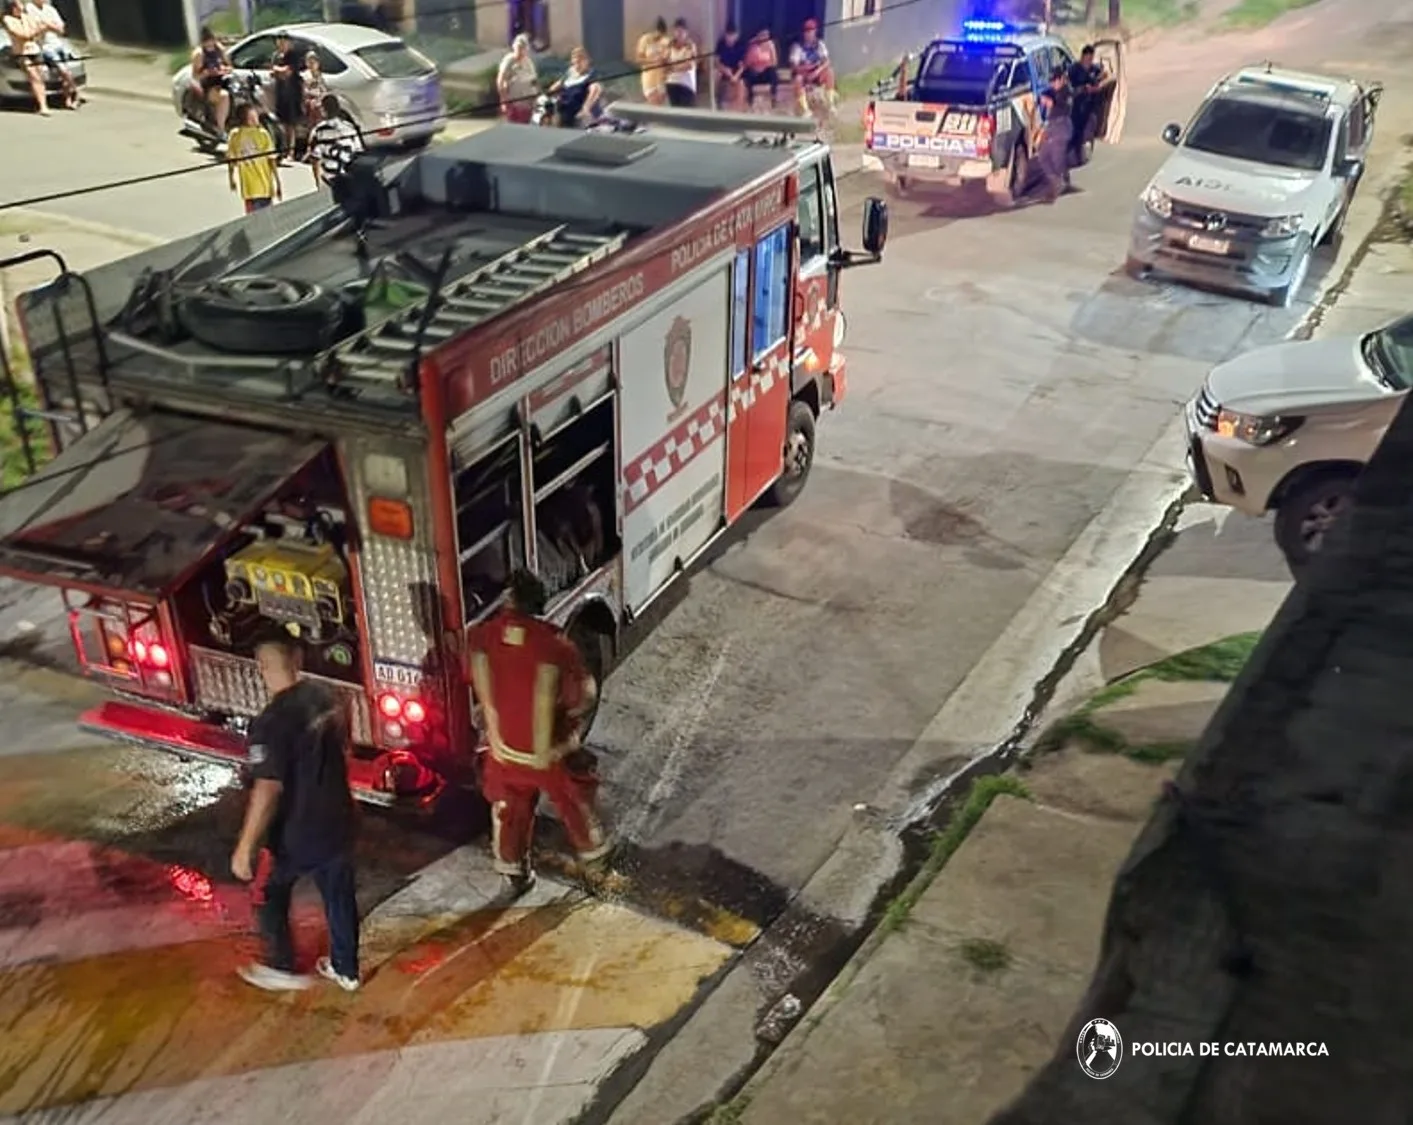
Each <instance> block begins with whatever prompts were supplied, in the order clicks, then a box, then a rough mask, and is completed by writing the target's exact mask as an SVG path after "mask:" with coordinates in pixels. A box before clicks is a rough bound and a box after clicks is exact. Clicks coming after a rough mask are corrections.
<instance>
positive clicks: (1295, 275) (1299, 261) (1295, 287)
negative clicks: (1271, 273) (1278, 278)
mask: <svg viewBox="0 0 1413 1125" xmlns="http://www.w3.org/2000/svg"><path fill="white" fill-rule="evenodd" d="M1295 253H1296V261H1295V268H1294V269H1293V270H1292V271H1291V274H1290V281H1289V282H1287V283H1286V284H1285V285H1282V286H1281V287H1280V288H1278V289H1272V290H1271V291H1270V292H1269V293H1268V294H1266V300H1267V301H1268V302H1269V303H1270V304H1272V305H1274V306H1275V307H1276V308H1278V309H1288V308H1290V306H1291V305H1293V304H1295V301H1296V298H1297V297H1299V296H1300V290H1301V287H1302V286H1303V285H1304V284H1305V279H1306V277H1308V276H1309V274H1310V256H1311V253H1312V251H1311V249H1310V243H1309V241H1308V239H1305V238H1302V239H1301V240H1300V245H1299V248H1298V249H1297V250H1296V251H1295Z"/></svg>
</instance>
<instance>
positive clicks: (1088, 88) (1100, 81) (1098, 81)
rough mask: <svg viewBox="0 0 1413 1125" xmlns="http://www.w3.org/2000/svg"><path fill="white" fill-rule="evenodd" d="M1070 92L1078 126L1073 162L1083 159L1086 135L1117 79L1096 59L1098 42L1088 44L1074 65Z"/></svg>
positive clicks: (1074, 133) (1072, 143)
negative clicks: (1103, 100) (1105, 93)
mask: <svg viewBox="0 0 1413 1125" xmlns="http://www.w3.org/2000/svg"><path fill="white" fill-rule="evenodd" d="M1069 77H1070V91H1071V93H1072V94H1073V95H1074V111H1073V114H1072V117H1073V120H1074V128H1073V131H1072V135H1071V137H1070V163H1071V164H1076V165H1077V164H1079V163H1081V161H1082V160H1083V153H1084V142H1085V141H1086V140H1087V139H1088V138H1087V137H1086V136H1085V134H1086V133H1087V131H1088V129H1089V122H1090V120H1091V119H1092V118H1093V117H1094V110H1095V109H1096V107H1097V106H1098V104H1099V98H1100V97H1101V96H1102V95H1103V92H1104V91H1105V90H1106V89H1108V87H1109V86H1110V85H1112V84H1113V78H1112V77H1111V76H1110V75H1108V74H1107V73H1106V72H1105V70H1104V68H1103V67H1102V66H1100V65H1099V64H1098V63H1097V62H1095V60H1094V45H1093V44H1092V43H1086V44H1085V45H1084V49H1083V50H1081V51H1080V53H1079V61H1078V62H1077V63H1075V64H1074V65H1073V66H1071V67H1070V76H1069Z"/></svg>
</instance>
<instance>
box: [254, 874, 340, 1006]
mask: <svg viewBox="0 0 1413 1125" xmlns="http://www.w3.org/2000/svg"><path fill="white" fill-rule="evenodd" d="M306 875H307V876H309V878H311V879H313V880H314V885H315V886H316V887H318V888H319V897H320V898H322V899H323V900H324V918H325V920H326V921H327V922H328V926H329V960H330V961H332V962H333V966H334V971H335V972H337V973H339V974H340V975H341V976H345V977H351V978H353V979H354V980H357V979H358V898H357V896H356V894H355V890H354V878H353V856H352V855H340V856H336V857H334V858H333V859H331V860H327V861H326V862H324V863H320V864H313V865H310V864H295V863H291V862H290V861H289V860H288V859H287V858H285V857H283V856H276V857H275V862H274V865H273V867H272V868H271V869H270V878H269V879H268V881H267V882H266V883H265V888H264V897H263V899H262V901H261V903H260V912H259V913H260V934H261V936H262V937H263V938H264V939H265V964H267V965H269V966H270V968H272V969H281V970H283V971H284V972H287V973H292V972H294V942H293V940H292V938H291V936H290V930H289V907H290V899H291V897H292V896H293V894H294V885H295V883H296V882H298V881H299V880H300V879H301V878H303V877H304V876H306Z"/></svg>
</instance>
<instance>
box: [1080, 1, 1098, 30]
mask: <svg viewBox="0 0 1413 1125" xmlns="http://www.w3.org/2000/svg"><path fill="white" fill-rule="evenodd" d="M1095 3H1096V0H1084V21H1083V22H1084V23H1085V24H1086V25H1088V24H1091V23H1093V22H1094V5H1095Z"/></svg>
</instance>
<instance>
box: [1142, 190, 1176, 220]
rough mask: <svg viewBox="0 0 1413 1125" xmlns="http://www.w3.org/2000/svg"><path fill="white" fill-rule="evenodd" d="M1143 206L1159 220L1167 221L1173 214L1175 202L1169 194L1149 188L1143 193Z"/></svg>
mask: <svg viewBox="0 0 1413 1125" xmlns="http://www.w3.org/2000/svg"><path fill="white" fill-rule="evenodd" d="M1143 205H1144V206H1145V207H1147V208H1148V210H1150V211H1152V212H1153V214H1155V215H1157V216H1158V217H1159V218H1163V219H1166V218H1167V217H1168V216H1169V215H1171V214H1172V213H1173V200H1172V197H1171V196H1170V195H1168V193H1167V192H1165V191H1162V190H1160V189H1158V188H1156V187H1152V186H1149V188H1148V189H1147V190H1146V191H1145V192H1144V193H1143Z"/></svg>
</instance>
